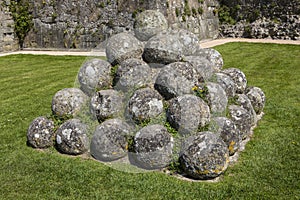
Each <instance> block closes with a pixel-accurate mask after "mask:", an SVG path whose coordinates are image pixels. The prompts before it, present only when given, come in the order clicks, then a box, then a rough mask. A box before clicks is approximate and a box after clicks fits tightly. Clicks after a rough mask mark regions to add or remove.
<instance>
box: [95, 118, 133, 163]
mask: <svg viewBox="0 0 300 200" xmlns="http://www.w3.org/2000/svg"><path fill="white" fill-rule="evenodd" d="M130 131H131V128H130V126H129V125H128V124H127V123H126V122H124V121H122V120H120V119H109V120H106V121H104V122H103V123H101V124H100V125H99V126H97V128H96V130H95V132H94V134H93V137H92V141H91V147H90V149H91V155H92V156H93V157H94V158H95V159H97V160H100V161H113V160H117V159H120V158H122V157H125V156H126V155H127V151H128V142H127V136H128V135H129V134H130Z"/></svg>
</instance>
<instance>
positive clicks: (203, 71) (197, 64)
mask: <svg viewBox="0 0 300 200" xmlns="http://www.w3.org/2000/svg"><path fill="white" fill-rule="evenodd" d="M185 61H186V62H189V63H191V64H192V65H193V67H194V68H195V69H196V71H197V72H198V73H199V74H200V75H201V76H202V78H201V81H202V82H204V81H208V80H209V79H210V78H211V76H212V75H213V71H214V68H213V65H212V63H211V62H209V61H208V60H207V59H206V58H205V57H201V56H186V57H185Z"/></svg>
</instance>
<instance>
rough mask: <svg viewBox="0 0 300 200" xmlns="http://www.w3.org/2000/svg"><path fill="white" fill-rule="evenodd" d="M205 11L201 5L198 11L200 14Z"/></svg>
mask: <svg viewBox="0 0 300 200" xmlns="http://www.w3.org/2000/svg"><path fill="white" fill-rule="evenodd" d="M203 12H204V10H203V8H202V7H199V8H198V13H199V15H202V14H203Z"/></svg>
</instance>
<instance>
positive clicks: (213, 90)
mask: <svg viewBox="0 0 300 200" xmlns="http://www.w3.org/2000/svg"><path fill="white" fill-rule="evenodd" d="M206 87H207V90H208V93H207V96H206V97H204V98H205V99H207V101H208V105H209V107H210V110H211V112H212V113H213V114H214V115H222V114H224V113H225V111H226V108H227V103H228V99H227V95H226V92H225V90H224V89H223V88H222V87H221V86H220V85H219V84H217V83H213V82H207V83H206Z"/></svg>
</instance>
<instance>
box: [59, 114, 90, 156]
mask: <svg viewBox="0 0 300 200" xmlns="http://www.w3.org/2000/svg"><path fill="white" fill-rule="evenodd" d="M87 135H88V126H87V125H86V124H84V123H82V122H81V121H80V120H79V119H70V120H67V121H66V122H64V123H63V124H62V125H61V126H60V127H59V128H58V129H57V134H56V144H57V148H58V150H59V151H60V152H62V153H65V154H70V155H79V154H83V153H85V152H86V151H87V150H88V147H89V138H88V136H87Z"/></svg>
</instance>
